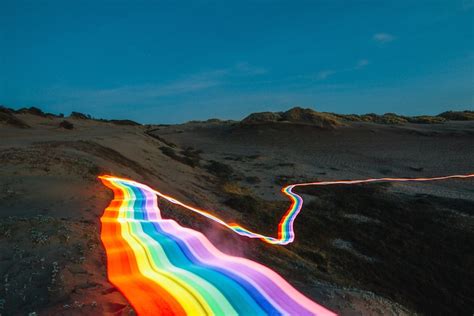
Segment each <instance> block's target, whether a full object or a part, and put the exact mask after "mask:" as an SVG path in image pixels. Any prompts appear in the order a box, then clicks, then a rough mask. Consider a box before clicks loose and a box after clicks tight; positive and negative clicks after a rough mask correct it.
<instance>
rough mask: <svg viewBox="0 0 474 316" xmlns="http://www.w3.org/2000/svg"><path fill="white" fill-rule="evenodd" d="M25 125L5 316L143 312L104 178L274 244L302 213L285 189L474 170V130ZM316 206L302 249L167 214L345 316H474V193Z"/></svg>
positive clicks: (1, 240) (466, 185)
mask: <svg viewBox="0 0 474 316" xmlns="http://www.w3.org/2000/svg"><path fill="white" fill-rule="evenodd" d="M16 117H17V118H19V119H21V120H22V121H23V122H25V123H27V124H28V125H29V126H31V128H19V127H17V126H12V125H11V124H3V123H0V163H1V166H2V167H1V169H0V212H1V219H0V249H1V251H0V274H1V275H2V280H1V282H2V285H1V286H0V314H2V315H3V314H5V315H10V314H28V313H32V312H36V313H38V314H45V315H48V314H67V315H70V314H108V313H110V314H116V315H117V314H118V315H129V314H131V313H133V310H132V309H131V308H130V306H129V305H128V303H127V302H126V300H125V299H124V298H123V297H122V296H121V295H120V293H118V292H117V291H116V290H115V289H114V288H113V287H112V286H111V285H110V283H108V281H107V278H106V267H105V254H104V250H103V248H102V245H101V243H100V239H99V230H100V226H99V217H100V215H101V214H102V212H103V210H104V208H105V206H106V205H107V204H108V203H109V202H110V199H111V196H112V195H111V192H109V191H108V190H107V189H106V188H105V187H103V186H102V185H101V184H100V183H99V182H98V181H97V178H96V177H97V175H99V174H103V173H107V174H113V175H118V176H124V177H128V178H132V179H134V180H137V181H141V182H144V183H147V184H149V185H150V186H152V187H156V188H158V189H160V190H161V191H163V192H166V193H169V194H172V195H173V196H176V197H177V198H179V199H181V200H183V201H186V202H188V203H190V204H194V205H198V206H200V207H203V208H207V209H211V210H215V212H216V213H217V214H219V216H222V217H223V218H225V219H228V220H235V221H238V222H240V223H242V224H244V225H247V226H249V227H251V228H254V229H257V230H260V231H263V232H266V233H270V234H271V233H273V232H274V231H275V226H274V225H275V224H276V223H277V222H278V219H279V217H280V216H281V214H282V212H284V210H285V206H286V205H287V201H285V200H284V199H283V197H282V196H281V195H280V194H279V189H280V187H281V186H282V185H283V184H285V183H291V182H296V181H307V180H323V179H353V178H367V177H387V176H406V177H419V176H436V175H445V174H456V173H469V172H471V173H472V172H473V170H474V122H472V121H467V122H452V121H449V122H445V123H443V124H426V125H425V124H412V123H406V124H403V125H381V124H375V123H362V122H353V123H350V124H345V125H344V126H338V127H337V128H334V129H324V128H319V127H315V126H311V125H302V124H289V123H269V124H257V125H252V124H250V125H241V124H238V123H233V122H207V123H188V124H182V125H172V126H164V125H156V126H128V125H117V124H113V123H110V122H99V121H95V120H89V119H78V118H67V120H68V121H69V122H71V123H73V125H74V128H73V129H71V130H68V129H64V128H60V127H59V124H60V122H62V121H63V120H64V119H63V118H58V117H42V116H38V115H32V114H16ZM301 193H303V194H304V197H305V202H306V201H308V203H307V207H306V208H304V209H303V212H302V215H301V218H299V219H298V220H297V222H298V223H297V226H296V234H297V241H296V242H295V243H294V244H293V245H291V246H289V247H282V246H270V245H266V244H262V243H261V242H259V241H255V240H248V239H245V238H241V237H237V236H235V235H234V234H231V233H230V232H228V231H224V230H222V229H220V228H217V227H215V225H212V224H210V223H208V222H206V221H205V220H204V219H203V218H200V217H198V216H196V215H193V214H189V212H187V211H184V210H182V209H178V208H176V207H171V206H168V205H166V204H165V205H164V207H163V209H165V211H166V215H167V216H169V217H171V218H174V219H176V220H178V221H179V222H180V223H182V224H183V225H188V226H190V227H194V228H196V229H199V230H201V231H203V232H204V233H205V234H206V235H207V236H208V237H209V238H210V239H211V240H212V241H213V242H214V243H216V245H217V246H218V247H219V248H221V249H222V250H223V251H226V252H229V253H232V254H238V255H243V256H246V257H249V258H251V259H254V260H257V261H260V262H262V263H264V264H267V265H269V266H270V267H272V268H273V269H275V270H276V271H277V272H279V273H280V274H282V275H283V276H285V277H286V278H287V279H288V280H289V281H290V283H292V284H294V285H295V287H297V288H298V289H300V290H301V291H303V292H304V293H305V294H307V295H309V296H310V297H312V298H313V299H315V300H317V301H318V302H319V303H321V304H323V305H326V306H328V307H329V308H332V309H334V310H335V311H338V312H340V313H341V314H345V315H380V314H389V315H391V314H393V315H396V314H413V313H415V312H416V313H426V314H436V313H439V314H446V313H456V314H463V313H464V314H465V313H470V312H472V310H473V306H474V299H473V297H472V295H469V294H468V289H469V288H472V286H474V283H473V275H472V271H470V269H469V268H468V267H469V265H471V266H472V264H473V262H472V260H473V259H472V258H474V254H473V252H472V249H474V245H473V240H474V235H473V232H474V219H473V216H474V213H473V210H474V183H473V180H466V181H454V180H450V181H445V182H436V183H429V184H403V185H402V184H396V185H395V184H394V185H386V186H370V187H367V186H361V187H357V188H356V189H351V188H345V187H341V188H336V189H331V188H326V189H324V190H319V191H317V192H316V191H315V190H313V191H312V190H308V191H305V192H301ZM249 201H251V202H252V203H250V204H251V205H250V204H249ZM254 208H255V209H254ZM436 245H438V246H436ZM443 274H446V275H443ZM410 277H411V279H410ZM410 280H412V281H411V282H410ZM430 289H431V290H430ZM430 302H432V303H431V304H430Z"/></svg>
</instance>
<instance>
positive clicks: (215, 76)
mask: <svg viewBox="0 0 474 316" xmlns="http://www.w3.org/2000/svg"><path fill="white" fill-rule="evenodd" d="M266 72H267V70H266V69H264V68H262V67H256V66H253V65H250V64H249V63H246V62H239V63H237V64H235V65H233V66H231V67H227V68H221V69H214V70H209V71H202V72H198V73H191V74H187V75H182V76H181V77H178V78H176V79H175V80H172V81H168V82H162V83H147V84H141V85H124V86H118V87H114V88H107V89H78V88H74V87H54V89H52V90H53V91H51V93H50V94H52V95H53V94H54V97H55V98H56V99H58V98H59V99H63V100H64V101H65V103H67V104H70V105H81V106H83V105H84V104H91V105H93V106H96V105H101V106H108V105H110V106H113V105H117V104H122V105H125V104H150V105H152V104H156V103H157V102H158V101H160V100H163V99H167V98H170V97H183V96H186V95H189V94H192V93H197V92H200V91H204V90H208V89H212V88H217V87H219V86H224V85H226V84H227V83H228V82H231V81H232V80H233V79H235V78H241V79H245V78H248V77H254V76H259V75H263V74H265V73H266Z"/></svg>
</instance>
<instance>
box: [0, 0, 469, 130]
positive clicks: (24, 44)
mask: <svg viewBox="0 0 474 316" xmlns="http://www.w3.org/2000/svg"><path fill="white" fill-rule="evenodd" d="M473 23H474V2H473V1H467V0H459V1H458V0H446V1H413V0H407V1H404V0H402V1H349V0H348V1H338V0H334V1H330V0H327V1H269V0H260V1H252V2H250V1H235V2H234V1H215V2H214V1H193V2H192V3H189V2H178V1H169V2H168V1H127V2H125V1H76V2H74V1H63V0H62V1H41V0H31V1H19V0H9V1H5V0H0V49H1V52H0V103H3V104H5V105H7V106H10V107H15V108H18V107H23V106H32V105H36V106H39V107H41V108H43V109H44V110H46V111H51V112H62V113H65V114H68V113H69V112H70V111H71V110H75V111H81V112H85V113H89V114H92V115H93V116H97V117H103V118H129V119H134V120H137V121H140V122H145V123H150V122H164V123H170V122H182V121H186V120H191V119H207V118H211V117H219V118H233V119H239V118H242V117H243V116H245V115H246V114H248V113H250V112H256V111H267V110H272V111H276V110H284V109H287V108H289V107H291V106H295V105H300V106H304V107H312V108H315V109H317V110H321V111H332V112H340V113H366V112H376V113H385V112H398V113H402V114H409V115H416V114H422V113H423V114H435V113H439V112H441V111H444V110H447V109H473V107H474V35H473V34H474V24H473Z"/></svg>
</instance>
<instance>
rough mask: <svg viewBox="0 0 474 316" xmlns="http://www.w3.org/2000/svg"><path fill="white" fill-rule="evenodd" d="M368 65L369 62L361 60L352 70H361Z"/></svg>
mask: <svg viewBox="0 0 474 316" xmlns="http://www.w3.org/2000/svg"><path fill="white" fill-rule="evenodd" d="M368 64H369V61H368V60H367V59H361V60H359V61H358V62H357V64H356V65H355V67H354V69H362V68H364V67H366V66H367V65H368Z"/></svg>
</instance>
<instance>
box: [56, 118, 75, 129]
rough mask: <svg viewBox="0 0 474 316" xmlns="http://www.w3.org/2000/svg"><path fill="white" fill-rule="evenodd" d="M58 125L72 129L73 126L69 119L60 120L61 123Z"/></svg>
mask: <svg viewBox="0 0 474 316" xmlns="http://www.w3.org/2000/svg"><path fill="white" fill-rule="evenodd" d="M59 127H62V128H64V129H73V128H74V124H72V123H71V122H69V121H66V120H64V121H62V122H61V123H59Z"/></svg>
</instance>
